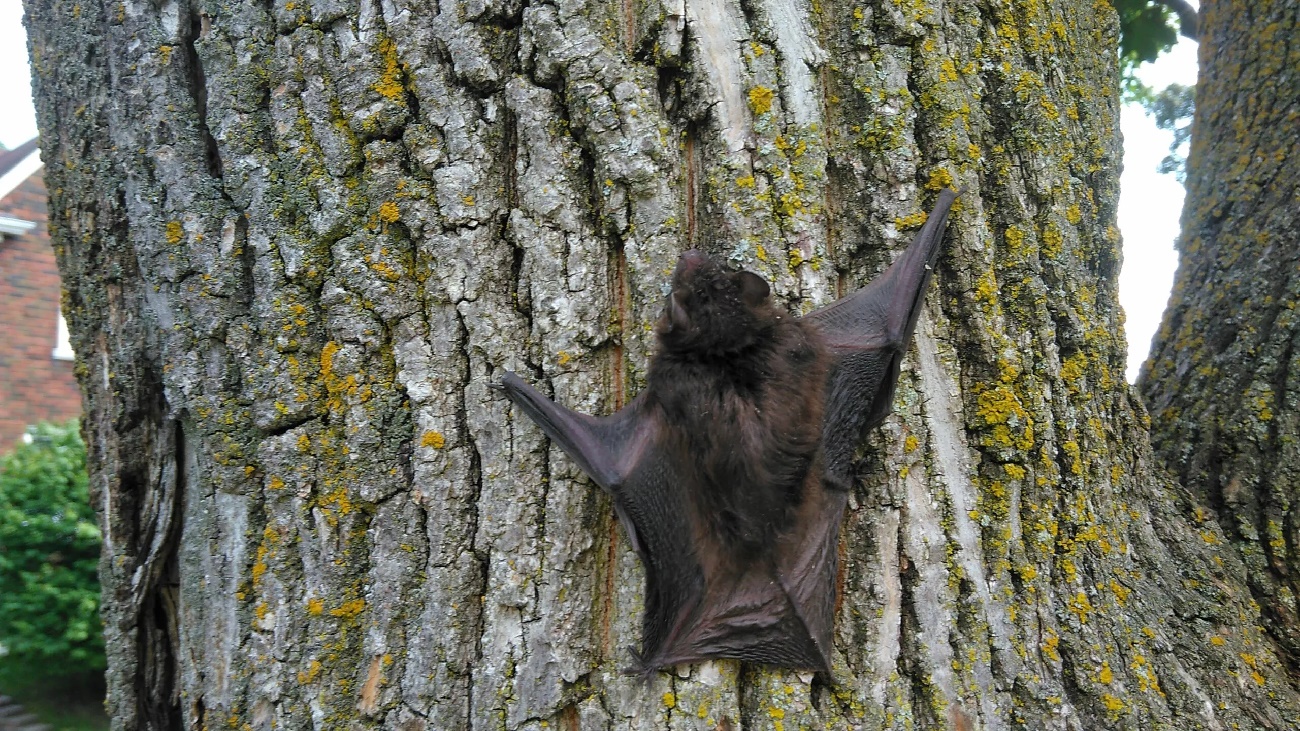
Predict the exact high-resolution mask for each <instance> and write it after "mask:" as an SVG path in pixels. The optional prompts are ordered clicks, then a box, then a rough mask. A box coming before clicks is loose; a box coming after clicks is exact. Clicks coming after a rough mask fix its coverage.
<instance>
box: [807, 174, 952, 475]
mask: <svg viewBox="0 0 1300 731" xmlns="http://www.w3.org/2000/svg"><path fill="white" fill-rule="evenodd" d="M956 199H957V193H955V192H954V191H951V190H944V191H942V192H940V193H939V200H938V201H936V202H935V204H934V209H933V210H932V211H930V216H929V218H928V219H927V220H926V222H925V225H924V226H923V227H922V228H921V231H920V233H918V234H917V235H916V239H915V240H914V241H913V242H912V244H911V245H910V246H908V247H907V250H906V251H904V252H903V253H902V255H901V256H899V257H898V259H897V260H895V261H894V263H893V264H891V265H890V266H889V268H888V269H886V270H885V271H884V273H882V274H881V275H880V276H879V277H876V279H875V280H873V281H872V282H871V283H870V284H868V285H867V286H865V287H863V288H862V289H859V290H858V291H856V292H854V293H853V294H851V295H849V296H847V297H845V298H843V299H841V300H838V301H836V302H835V303H834V304H831V305H828V306H827V307H823V308H822V309H820V310H816V311H814V312H811V313H809V314H808V315H806V319H808V320H811V321H812V322H814V323H816V324H817V326H818V328H819V329H820V330H821V332H822V334H823V336H824V337H825V338H826V342H827V343H828V344H829V346H830V348H831V350H832V352H833V353H834V355H835V365H834V368H833V369H832V372H831V377H830V383H829V386H828V390H827V398H826V424H825V430H824V434H823V449H824V452H823V455H824V459H825V460H826V474H827V477H828V478H829V482H830V484H832V485H841V486H842V485H846V484H847V477H848V474H847V473H848V466H849V462H850V461H851V460H852V458H853V453H854V451H856V449H857V445H858V444H859V443H860V441H861V439H862V435H863V433H864V432H866V430H868V429H871V428H873V427H875V426H878V425H879V424H880V423H881V422H882V421H884V419H885V416H886V415H887V414H888V413H889V410H890V408H891V406H892V405H893V401H894V387H895V386H896V385H897V383H898V372H899V367H900V365H901V364H902V361H903V354H904V353H905V352H906V350H907V345H908V343H909V342H910V341H911V340H912V333H913V332H914V331H915V330H916V320H917V317H919V316H920V314H921V304H922V302H923V301H924V299H925V290H926V285H927V284H928V283H929V282H930V274H931V270H932V267H933V265H934V261H935V259H936V258H938V255H939V248H940V244H941V243H942V241H943V233H944V228H945V226H946V225H947V221H948V212H949V210H950V209H951V208H952V203H953V201H954V200H956Z"/></svg>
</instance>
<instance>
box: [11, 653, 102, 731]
mask: <svg viewBox="0 0 1300 731" xmlns="http://www.w3.org/2000/svg"><path fill="white" fill-rule="evenodd" d="M0 695H7V696H9V697H10V698H13V699H14V700H15V701H17V702H18V703H21V704H22V705H23V708H25V709H27V712H28V713H30V714H32V715H33V716H36V717H37V718H39V719H40V720H41V722H42V723H46V724H49V725H50V727H51V728H52V729H53V730H54V731H107V729H108V716H107V715H106V714H105V713H104V678H103V676H101V675H98V674H95V675H87V676H76V677H55V678H49V677H41V678H32V677H26V678H24V677H23V676H22V675H21V674H20V673H18V672H15V671H14V669H12V668H3V669H0Z"/></svg>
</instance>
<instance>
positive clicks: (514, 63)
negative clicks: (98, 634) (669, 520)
mask: <svg viewBox="0 0 1300 731" xmlns="http://www.w3.org/2000/svg"><path fill="white" fill-rule="evenodd" d="M27 9H28V26H29V28H30V38H31V53H32V59H33V63H34V66H35V69H36V83H35V86H36V96H37V105H38V111H39V115H40V123H41V128H42V132H43V134H42V137H43V149H44V155H45V160H46V164H47V166H48V175H49V182H50V190H51V200H52V204H51V216H50V220H51V228H52V229H53V233H54V237H55V242H56V246H57V247H58V251H59V258H60V264H61V266H62V268H63V272H64V276H65V283H66V286H67V289H68V293H67V302H66V307H65V311H67V312H68V314H69V320H70V324H71V329H72V332H73V339H74V343H75V346H76V348H77V352H78V353H79V358H80V359H79V373H80V378H81V383H82V387H83V389H84V391H85V395H86V403H87V418H86V422H85V430H86V436H87V442H88V444H89V445H90V449H91V462H92V485H93V488H92V489H93V490H94V495H95V499H96V500H97V502H98V505H99V507H100V510H101V511H102V516H103V523H104V536H105V555H104V562H103V570H102V575H103V580H104V583H105V595H104V607H105V608H104V616H105V621H106V632H107V637H108V645H109V656H110V669H109V684H110V693H109V706H110V709H111V711H112V715H113V717H114V727H115V728H116V729H137V728H139V729H173V728H181V727H184V728H192V729H200V728H203V729H213V728H217V727H229V728H248V729H259V730H261V729H270V728H276V729H301V728H314V729H340V728H388V729H409V730H416V729H467V728H509V729H540V728H554V727H559V728H566V729H579V728H582V729H603V728H630V729H649V728H670V729H704V728H707V729H734V728H738V727H743V728H754V729H793V728H816V729H821V728H831V729H851V728H891V729H893V728H898V729H905V728H956V729H970V728H994V729H996V728H1013V727H1018V728H1032V729H1083V728H1087V729H1093V728H1144V729H1145V728H1179V729H1182V728H1214V729H1227V728H1234V727H1239V728H1291V727H1294V719H1296V718H1298V717H1300V697H1298V696H1297V692H1296V689H1295V688H1294V687H1293V686H1292V685H1291V684H1289V681H1288V678H1287V675H1286V673H1285V672H1284V669H1283V667H1282V666H1281V664H1280V663H1279V661H1278V659H1277V654H1276V651H1275V650H1274V648H1273V644H1272V640H1271V638H1270V637H1269V636H1268V635H1266V634H1265V633H1263V632H1262V631H1261V630H1260V628H1259V627H1258V625H1259V623H1260V622H1261V620H1260V617H1259V610H1258V607H1257V606H1256V605H1255V604H1254V603H1253V602H1252V600H1251V595H1250V592H1249V590H1248V589H1247V588H1246V586H1245V585H1244V583H1243V582H1242V580H1241V579H1240V576H1241V575H1242V574H1243V572H1244V569H1243V568H1242V566H1241V564H1240V562H1239V561H1238V559H1237V558H1236V557H1235V555H1234V554H1233V552H1232V551H1231V550H1229V549H1227V546H1226V544H1225V541H1224V539H1223V536H1222V533H1221V532H1220V531H1219V529H1218V528H1217V527H1216V525H1215V524H1214V523H1213V522H1212V521H1209V522H1206V523H1205V524H1203V525H1192V524H1189V522H1188V521H1186V520H1184V519H1183V518H1182V517H1181V516H1182V513H1183V511H1184V510H1187V507H1188V506H1187V505H1186V503H1185V501H1184V500H1183V498H1182V497H1181V496H1182V495H1184V493H1181V492H1179V491H1178V490H1177V489H1175V488H1174V487H1173V483H1171V482H1169V481H1168V480H1167V479H1165V478H1164V477H1163V476H1162V475H1161V474H1160V473H1159V472H1157V470H1156V469H1155V468H1154V467H1153V466H1152V460H1151V453H1150V447H1149V443H1148V439H1147V435H1146V425H1145V421H1144V419H1145V417H1144V412H1143V411H1142V407H1141V406H1140V405H1139V404H1138V403H1137V401H1136V399H1135V398H1134V397H1133V396H1132V395H1131V394H1130V392H1129V390H1128V388H1127V386H1126V385H1125V384H1124V382H1123V375H1122V374H1123V373H1124V363H1123V358H1124V356H1123V353H1124V343H1123V337H1122V335H1121V334H1120V331H1121V327H1120V319H1121V318H1120V311H1119V307H1118V304H1117V302H1116V296H1115V288H1116V273H1117V270H1118V262H1119V253H1118V234H1117V231H1116V229H1115V227H1114V220H1115V205H1116V198H1117V193H1118V190H1117V172H1118V169H1119V142H1118V138H1117V134H1116V121H1117V111H1118V100H1117V92H1118V77H1117V73H1116V68H1115V59H1114V56H1115V54H1114V48H1115V42H1116V38H1115V32H1116V21H1115V18H1114V14H1113V11H1112V10H1111V8H1110V7H1109V6H1108V5H1106V4H1105V3H1104V2H1096V3H1076V2H1065V1H1064V0H1051V1H1045V2H1038V1H1025V2H1014V3H1013V2H981V3H946V4H941V3H938V2H926V1H924V0H923V1H921V2H904V3H896V2H892V1H890V2H867V3H863V4H856V5H855V4H851V3H844V2H839V1H838V0H818V2H808V1H805V0H745V1H744V2H737V1H736V0H687V1H686V2H682V1H680V0H627V1H626V2H623V3H598V2H591V3H584V2H581V1H579V0H560V1H558V2H528V3H524V2H513V1H510V0H506V1H505V2H496V1H491V0H471V1H468V2H453V1H452V0H447V1H446V2H442V3H414V2H406V1H405V0H383V1H382V2H370V1H368V0H367V1H366V2H362V3H360V4H359V7H353V6H351V5H346V4H344V3H340V2H337V0H291V1H289V2H283V3H281V2H276V3H274V4H253V3H233V4H220V3H216V2H189V1H187V0H181V1H180V2H173V1H171V0H168V1H165V2H143V1H135V0H132V1H130V2H116V1H114V2H108V1H107V0H101V1H100V2H95V1H93V0H91V1H90V2H87V1H86V0H82V1H81V2H75V3H74V2H72V1H71V0H29V2H28V6H27ZM946 185H957V186H961V187H962V188H963V189H964V190H965V194H964V196H963V198H962V201H961V207H960V210H959V211H958V212H957V213H956V215H955V216H954V221H953V223H952V225H951V226H950V233H949V242H950V243H949V244H948V247H947V252H946V253H945V254H944V256H943V258H942V259H941V262H940V265H939V272H938V276H937V280H938V284H937V286H936V288H935V290H934V291H933V292H932V293H931V294H930V300H929V301H930V304H929V305H928V306H927V311H926V314H925V315H924V317H923V322H922V324H921V327H920V332H919V334H918V337H917V347H916V348H915V349H914V351H913V353H912V354H911V355H909V360H908V363H907V365H906V367H905V373H904V375H903V378H902V379H901V382H900V387H899V394H898V398H897V404H896V410H897V414H896V416H894V417H892V418H891V419H890V421H889V422H888V423H887V425H886V426H885V427H884V428H883V429H882V430H881V431H880V432H879V433H877V434H875V435H873V436H872V437H871V438H870V439H869V440H868V444H867V445H866V447H865V449H864V454H863V459H862V464H861V469H860V474H859V484H858V485H857V487H856V489H855V492H854V496H853V502H852V510H851V515H850V517H849V518H848V520H847V522H846V525H845V529H844V534H843V538H842V541H841V558H842V565H843V571H842V574H843V579H842V591H841V600H840V605H839V608H838V619H837V627H836V655H835V658H834V664H835V673H834V678H833V679H832V682H830V683H827V682H825V681H824V679H819V678H809V677H807V676H803V675H800V674H798V673H793V672H786V671H780V670H774V669H769V668H762V667H751V666H739V665H737V664H736V663H730V662H716V663H706V664H703V665H699V666H694V667H689V668H681V669H679V670H678V671H676V672H674V673H661V674H658V675H656V676H654V677H653V678H651V679H650V680H649V681H648V682H643V681H641V680H638V679H636V678H632V677H628V676H625V675H623V674H621V673H620V669H621V668H622V667H623V666H624V664H625V663H626V661H627V656H626V654H625V650H624V649H623V648H625V647H626V646H628V645H632V644H635V642H636V638H637V634H638V627H637V625H638V617H639V610H640V602H641V600H640V596H639V592H640V587H641V574H640V568H639V566H638V564H637V561H636V559H635V556H634V555H633V553H632V552H631V549H630V548H629V546H628V544H627V542H626V540H625V539H624V537H623V536H622V535H621V533H620V531H619V529H618V528H617V527H616V525H615V523H614V521H613V520H612V519H611V516H610V508H609V503H608V501H607V500H606V499H605V498H603V497H602V496H600V495H599V494H598V493H597V492H596V491H595V490H594V489H593V488H592V486H591V485H590V483H589V482H588V481H587V480H586V479H585V478H583V477H582V476H581V475H580V474H579V473H578V472H577V470H576V469H575V468H574V466H573V465H572V463H571V462H569V461H568V460H567V459H566V458H565V457H564V456H563V455H562V454H561V453H560V452H558V451H557V450H555V449H553V448H551V447H550V446H549V445H548V444H547V443H546V442H545V440H544V439H543V438H542V436H541V434H540V432H539V431H538V430H537V429H536V428H535V427H534V426H533V425H532V424H531V423H530V422H529V421H528V420H527V419H525V418H522V417H520V416H518V415H514V414H512V412H511V410H510V409H508V408H507V405H506V403H505V402H504V401H503V400H502V399H501V398H500V397H499V396H497V395H496V394H494V393H493V392H492V391H490V390H489V389H488V384H489V383H490V382H491V380H492V379H493V377H494V374H495V373H497V372H498V370H499V369H500V368H503V367H509V368H512V369H514V370H516V371H520V372H523V373H526V374H528V375H529V376H530V377H531V378H533V379H535V380H536V381H538V382H540V383H543V384H546V386H547V388H550V389H552V390H553V391H554V393H555V395H556V397H557V399H558V400H560V401H561V402H563V403H566V404H570V405H574V406H575V407H577V408H581V409H584V410H588V411H596V412H599V411H604V410H609V409H613V408H616V407H617V406H618V405H619V404H620V403H622V402H623V401H624V400H625V399H626V398H628V396H629V395H630V394H633V393H635V391H636V389H637V388H638V387H639V385H640V384H641V383H642V380H643V374H644V372H645V364H646V358H647V355H648V353H649V349H650V347H651V344H652V343H651V336H650V325H651V323H652V322H653V320H654V319H655V317H656V315H657V313H658V310H659V301H660V298H661V296H662V292H663V289H662V287H663V283H664V281H665V278H666V276H667V273H668V271H669V270H670V267H671V266H672V263H673V262H674V260H675V257H676V254H677V252H678V251H680V250H681V249H683V248H685V247H687V246H689V245H697V246H702V247H704V248H707V249H709V250H711V251H713V252H715V253H718V254H720V255H724V256H728V257H730V258H732V259H733V260H735V261H737V262H739V263H742V264H744V265H745V266H747V267H750V268H752V269H754V270H756V271H759V272H761V273H763V274H764V275H765V276H767V277H768V278H770V279H771V280H772V281H773V282H774V289H775V291H776V292H777V293H778V295H779V296H780V297H781V298H782V299H783V301H785V302H787V303H788V304H789V305H790V306H791V307H792V308H795V309H799V310H806V309H808V308H810V307H813V306H816V305H819V304H822V303H825V302H827V301H829V300H830V299H832V298H834V297H835V296H836V295H837V294H838V293H841V292H843V291H846V290H847V289H849V288H851V287H854V286H856V285H857V284H859V283H861V282H863V281H865V280H866V279H868V278H869V277H870V276H871V275H872V274H873V273H875V272H877V271H879V270H880V269H881V268H882V267H883V265H884V264H885V263H886V262H887V261H888V260H889V258H890V256H891V252H894V251H897V250H898V249H900V248H901V247H902V246H903V245H904V244H905V242H906V240H907V239H908V238H910V232H911V230H913V229H914V228H915V227H916V226H918V225H919V223H920V221H921V219H922V217H923V213H922V211H923V209H924V207H925V205H926V204H927V203H928V201H929V199H930V197H931V196H932V191H934V190H937V189H939V188H940V187H943V186H946Z"/></svg>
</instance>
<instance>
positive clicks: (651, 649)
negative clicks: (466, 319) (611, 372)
mask: <svg viewBox="0 0 1300 731" xmlns="http://www.w3.org/2000/svg"><path fill="white" fill-rule="evenodd" d="M501 388H502V390H504V391H505V393H506V395H507V396H508V397H509V398H510V400H511V401H512V402H514V404H515V405H516V406H517V407H519V408H520V409H521V410H522V411H523V412H524V413H526V414H527V415H528V416H529V417H530V418H531V419H532V420H533V421H534V422H536V423H537V424H538V425H539V426H540V427H541V428H542V431H543V432H545V433H546V435H547V436H548V437H550V438H551V440H552V441H554V442H555V443H556V444H558V445H559V446H560V447H561V448H562V449H564V451H565V452H566V453H567V454H568V455H569V457H570V458H572V459H573V461H574V462H576V463H577V465H578V466H579V467H580V468H582V470H583V471H584V472H586V473H587V475H588V476H590V477H591V479H592V480H594V481H595V482H596V484H597V485H599V486H600V487H601V488H602V489H604V490H605V491H606V492H608V493H610V495H611V496H612V497H613V501H614V512H615V514H616V515H617V516H618V519H619V522H620V523H621V524H622V525H623V528H624V530H625V531H626V532H627V535H628V539H629V541H630V542H631V543H632V547H633V548H634V549H635V550H636V552H637V553H638V554H639V555H640V556H641V560H642V563H643V564H644V566H645V569H646V607H645V617H644V624H643V628H642V629H643V631H642V647H643V652H642V655H643V657H645V658H646V659H647V660H650V659H651V658H653V657H656V656H658V655H659V654H660V651H661V649H662V647H663V646H664V645H665V644H671V642H672V641H673V640H672V637H673V636H674V635H675V634H676V632H677V631H678V630H679V629H680V625H681V622H682V619H683V617H687V616H689V615H690V614H691V613H692V611H693V609H694V608H695V607H696V606H698V604H699V602H700V598H701V597H702V594H703V585H704V578H703V575H702V573H701V570H700V566H699V563H698V560H697V558H696V556H695V552H694V550H693V548H692V541H691V536H692V535H693V533H694V531H695V527H694V526H692V517H693V516H692V515H691V513H690V512H689V511H688V510H686V509H684V506H689V505H692V501H691V500H690V498H689V495H688V494H687V493H688V490H689V486H688V482H689V479H690V476H688V475H683V474H681V470H680V469H679V468H678V466H677V465H676V464H674V463H673V461H672V460H671V459H669V458H668V457H667V455H666V454H665V451H664V445H663V444H662V443H661V440H662V439H665V438H666V437H665V432H664V429H663V428H662V425H661V424H660V423H659V418H660V417H659V416H658V412H657V410H656V409H655V408H653V407H650V406H648V405H647V399H646V398H645V397H644V393H645V392H643V393H642V395H639V396H637V398H635V399H633V400H632V402H631V403H629V404H628V405H627V406H625V407H624V408H623V409H621V410H619V411H618V412H616V413H614V414H611V415H609V416H605V417H595V416H588V415H587V414H580V413H578V412H576V411H573V410H571V409H567V408H565V407H563V406H560V405H559V404H557V403H555V402H554V401H551V400H550V399H549V398H547V397H546V396H544V395H542V394H541V393H540V392H538V391H537V389H535V388H533V387H532V386H530V385H528V383H526V382H525V381H524V380H523V379H521V378H519V376H517V375H515V374H514V373H511V372H509V371H507V372H506V373H505V374H504V376H503V377H502V379H501Z"/></svg>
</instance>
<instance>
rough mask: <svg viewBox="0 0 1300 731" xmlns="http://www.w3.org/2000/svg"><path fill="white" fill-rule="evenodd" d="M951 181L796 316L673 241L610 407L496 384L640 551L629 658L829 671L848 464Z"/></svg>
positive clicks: (885, 393)
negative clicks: (871, 271)
mask: <svg viewBox="0 0 1300 731" xmlns="http://www.w3.org/2000/svg"><path fill="white" fill-rule="evenodd" d="M956 197H957V194H956V193H954V192H953V191H950V190H945V191H943V192H941V193H940V194H939V200H938V202H937V203H936V204H935V207H934V210H933V211H931V213H930V217H929V219H928V220H927V221H926V224H925V226H924V227H923V228H922V229H921V232H920V233H919V234H918V235H917V237H916V240H915V241H914V242H913V243H912V245H911V246H909V247H908V248H907V250H906V251H905V252H903V254H902V256H900V257H899V258H898V260H897V261H895V262H894V263H893V264H892V265H891V266H890V267H889V268H888V269H886V270H885V272H884V273H883V274H881V275H880V276H879V277H878V278H876V280H875V281H873V282H872V283H871V284H869V285H867V286H866V287H864V288H862V289H860V290H858V291H857V292H855V293H853V294H852V295H850V296H848V297H845V298H844V299H841V300H839V301H837V302H835V303H834V304H831V305H829V306H828V307H825V308H823V309H820V310H817V311H816V312H812V313H810V314H808V315H807V316H805V317H795V316H793V315H791V314H790V313H788V312H786V311H785V310H783V309H781V308H780V307H778V306H776V305H774V304H773V303H772V300H771V298H770V296H769V290H768V285H767V282H765V281H763V279H762V278H761V277H759V276H758V275H756V274H752V273H750V272H745V271H737V270H734V269H732V268H730V267H728V266H726V265H724V264H722V263H719V262H717V261H714V260H712V259H710V258H708V257H706V256H705V255H703V254H701V253H700V252H698V251H694V250H692V251H687V252H686V253H684V254H682V256H681V259H680V260H679V261H678V263H677V269H676V271H675V272H674V273H673V283H672V284H673V286H672V293H671V294H669V296H668V300H667V302H666V303H665V306H664V313H663V316H662V317H661V318H660V319H659V322H658V325H657V326H656V328H655V332H656V334H657V336H658V340H659V350H658V353H657V354H656V355H655V356H654V357H653V358H652V359H651V361H650V368H649V372H648V373H647V376H646V380H647V385H646V388H645V390H644V391H642V392H641V393H640V394H639V395H638V396H637V397H636V398H635V399H633V400H632V402H631V403H629V404H628V405H627V406H626V407H624V408H623V409H621V410H620V411H618V412H617V413H615V414H611V415H609V416H605V417H595V416H588V415H586V414H579V413H577V412H575V411H571V410H569V409H566V408H564V407H563V406H560V405H558V404H556V403H554V402H553V401H551V400H550V399H548V398H546V397H545V396H543V395H542V394H541V393H539V392H538V391H537V390H536V389H534V388H533V387H532V386H529V385H528V384H527V383H524V382H523V381H522V380H521V379H520V378H519V377H518V376H516V375H515V374H514V373H511V372H509V371H506V373H505V376H504V378H503V379H502V381H501V383H500V384H497V385H496V387H497V388H500V389H502V390H504V391H505V394H506V395H507V396H508V397H509V398H510V400H511V401H513V402H514V403H515V405H516V406H518V407H519V408H520V409H522V410H523V411H524V413H526V414H528V416H529V417H530V418H532V419H533V421H535V422H537V424H538V425H539V426H541V428H542V430H543V431H544V432H546V435H547V436H548V437H550V438H551V439H552V440H554V441H555V442H557V443H558V444H559V445H560V446H561V447H562V448H563V449H564V451H565V452H567V453H568V454H569V456H570V457H572V458H573V460H574V461H575V462H577V463H578V466H579V467H581V468H582V469H583V471H584V472H586V473H587V474H588V475H590V476H591V478H592V479H593V480H595V482H596V484H597V485H600V486H601V487H602V488H604V489H605V490H606V491H608V492H609V493H610V495H612V496H613V501H614V511H615V513H616V514H617V515H618V519H619V522H620V523H622V525H623V528H624V530H626V531H627V535H628V539H629V540H630V541H631V543H632V547H633V548H634V549H635V550H636V552H637V554H638V555H639V556H640V557H641V561H642V563H643V564H644V565H645V572H646V590H645V615H644V617H643V620H642V649H641V652H640V653H636V655H637V661H638V665H639V667H638V668H636V669H637V670H638V671H639V672H642V673H648V672H651V671H652V670H654V669H656V668H664V667H669V666H672V665H676V664H678V663H684V662H694V661H699V660H705V659H710V658H734V659H737V660H745V661H751V662H761V663H768V664H771V665H780V666H785V667H792V668H807V669H812V670H817V671H822V672H826V673H829V672H830V664H831V663H830V657H831V628H832V624H833V621H834V617H833V614H834V607H835V574H836V544H837V542H838V541H839V531H840V523H841V521H842V519H843V517H844V508H845V503H846V501H847V498H848V488H849V485H850V481H849V467H850V463H851V461H852V459H853V455H854V452H855V451H856V449H857V447H858V445H859V444H860V443H861V441H862V437H863V434H864V433H865V432H866V430H868V429H871V428H873V427H875V426H878V425H879V424H880V423H881V422H882V421H884V419H885V416H886V415H888V414H889V411H890V408H891V407H892V404H893V399H894V388H895V386H896V384H897V382H898V373H899V366H900V364H901V362H902V360H903V353H904V351H906V349H907V346H908V343H909V342H910V341H911V339H912V333H913V331H914V330H915V329H916V319H917V316H918V315H919V313H920V310H921V303H922V300H923V299H924V295H925V289H926V284H927V283H928V282H929V280H930V272H931V266H932V265H933V263H934V260H935V259H936V257H937V255H938V251H939V245H940V242H941V241H942V239H943V232H944V226H945V222H946V221H947V218H948V211H949V209H950V208H951V206H952V202H953V200H954V199H955V198H956Z"/></svg>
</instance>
